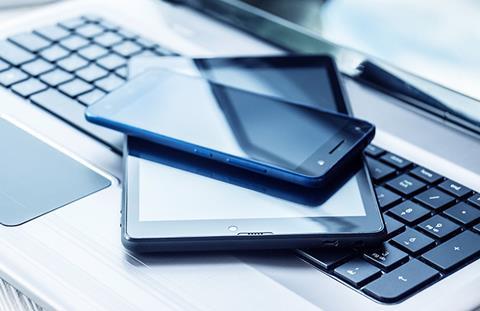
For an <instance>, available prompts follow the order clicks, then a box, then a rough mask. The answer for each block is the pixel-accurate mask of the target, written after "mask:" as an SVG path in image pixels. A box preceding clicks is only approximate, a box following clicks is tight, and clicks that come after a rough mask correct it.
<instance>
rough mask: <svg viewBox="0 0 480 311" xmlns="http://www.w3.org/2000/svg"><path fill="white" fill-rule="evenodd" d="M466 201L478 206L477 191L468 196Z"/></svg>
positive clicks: (479, 199) (479, 195)
mask: <svg viewBox="0 0 480 311" xmlns="http://www.w3.org/2000/svg"><path fill="white" fill-rule="evenodd" d="M468 202H470V203H472V204H473V205H475V206H476V207H479V208H480V194H478V193H477V194H474V195H472V196H471V197H470V198H468Z"/></svg>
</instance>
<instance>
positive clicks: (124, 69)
mask: <svg viewBox="0 0 480 311" xmlns="http://www.w3.org/2000/svg"><path fill="white" fill-rule="evenodd" d="M115 74H116V75H117V76H119V77H121V78H124V79H126V78H128V69H127V66H123V67H120V68H117V69H115Z"/></svg>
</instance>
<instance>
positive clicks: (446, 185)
mask: <svg viewBox="0 0 480 311" xmlns="http://www.w3.org/2000/svg"><path fill="white" fill-rule="evenodd" d="M438 186H439V187H440V188H441V189H443V190H445V191H447V192H448V193H450V194H453V195H454V196H456V197H457V198H461V197H464V196H466V195H467V194H469V193H470V192H472V190H470V189H468V188H467V187H465V186H463V185H460V184H459V183H456V182H454V181H451V180H449V179H447V180H445V181H444V182H442V183H441V184H439V185H438Z"/></svg>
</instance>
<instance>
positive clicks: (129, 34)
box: [117, 28, 139, 40]
mask: <svg viewBox="0 0 480 311" xmlns="http://www.w3.org/2000/svg"><path fill="white" fill-rule="evenodd" d="M117 33H119V34H120V35H121V36H122V37H124V38H125V39H129V40H134V39H136V38H138V37H139V36H138V35H137V34H136V33H133V32H131V31H129V30H126V29H123V28H120V29H118V30H117Z"/></svg>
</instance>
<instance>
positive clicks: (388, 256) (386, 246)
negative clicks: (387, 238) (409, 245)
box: [363, 242, 408, 271]
mask: <svg viewBox="0 0 480 311" xmlns="http://www.w3.org/2000/svg"><path fill="white" fill-rule="evenodd" d="M363 257H364V258H365V259H367V260H368V261H370V262H371V263H373V264H374V265H376V266H377V267H379V268H381V269H382V270H385V271H391V270H392V269H394V268H396V267H398V266H399V265H400V264H402V263H404V262H407V261H408V255H407V254H406V253H405V252H402V251H401V250H399V249H398V248H396V247H395V246H393V245H391V244H390V243H387V242H384V243H383V244H382V246H380V247H378V248H375V249H371V250H368V251H366V252H365V253H364V254H363Z"/></svg>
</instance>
